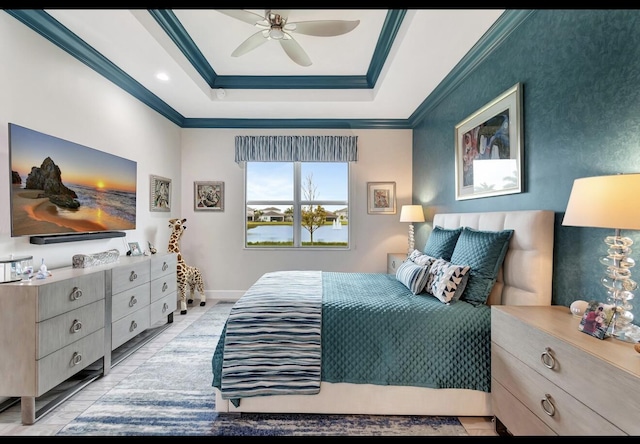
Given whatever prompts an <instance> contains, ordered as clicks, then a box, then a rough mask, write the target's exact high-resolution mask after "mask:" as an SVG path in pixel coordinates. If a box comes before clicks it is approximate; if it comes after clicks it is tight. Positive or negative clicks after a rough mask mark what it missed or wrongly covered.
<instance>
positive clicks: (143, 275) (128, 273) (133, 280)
mask: <svg viewBox="0 0 640 444" xmlns="http://www.w3.org/2000/svg"><path fill="white" fill-rule="evenodd" d="M150 262H151V261H147V260H145V261H141V262H140V261H138V262H132V263H130V264H127V265H121V266H118V267H116V268H114V269H113V270H112V271H111V294H117V293H121V292H123V291H125V290H129V289H130V288H134V287H137V286H138V285H141V284H143V283H146V282H149V280H150V276H151V267H150V265H149V264H150Z"/></svg>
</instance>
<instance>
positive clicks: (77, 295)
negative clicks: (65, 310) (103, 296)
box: [69, 287, 82, 301]
mask: <svg viewBox="0 0 640 444" xmlns="http://www.w3.org/2000/svg"><path fill="white" fill-rule="evenodd" d="M69 297H70V298H71V300H72V301H75V300H76V299H80V298H81V297H82V290H80V289H79V288H78V287H73V290H71V295H70V296H69Z"/></svg>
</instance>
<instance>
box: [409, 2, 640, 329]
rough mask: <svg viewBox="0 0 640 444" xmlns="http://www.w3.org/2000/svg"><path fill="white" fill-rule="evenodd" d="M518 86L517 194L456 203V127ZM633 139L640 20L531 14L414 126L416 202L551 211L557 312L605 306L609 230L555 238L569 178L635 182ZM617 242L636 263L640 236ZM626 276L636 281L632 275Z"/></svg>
mask: <svg viewBox="0 0 640 444" xmlns="http://www.w3.org/2000/svg"><path fill="white" fill-rule="evenodd" d="M517 82H521V83H522V84H523V92H524V94H523V115H524V120H523V121H524V157H523V172H524V182H523V185H524V192H523V193H519V194H512V195H506V196H497V197H485V198H480V199H471V200H464V201H456V200H455V182H454V171H455V165H454V160H455V157H454V156H455V154H454V128H455V125H456V124H458V123H459V122H460V121H461V120H463V119H465V118H466V117H467V116H469V115H470V114H471V113H473V112H474V111H476V110H477V109H479V108H481V107H482V106H484V105H485V104H486V103H488V102H489V101H491V100H492V99H493V98H495V97H496V96H498V95H499V94H500V93H502V92H503V91H505V90H507V89H508V88H510V87H511V86H513V85H514V84H516V83H517ZM639 135H640V10H539V11H536V12H535V13H534V14H532V15H531V16H529V18H528V19H527V20H525V21H524V22H523V23H522V24H520V26H519V27H517V28H516V29H515V30H514V31H513V32H512V33H511V34H510V35H509V36H508V37H507V38H506V39H505V40H504V41H503V42H502V43H501V44H500V46H498V47H497V48H496V49H495V50H494V51H493V52H492V53H491V54H490V55H489V56H488V57H487V58H486V59H485V60H484V61H483V62H482V63H480V64H479V65H478V66H477V68H476V69H475V70H474V71H473V72H472V73H471V74H470V75H469V76H468V77H467V78H466V79H464V80H463V81H462V82H461V83H460V84H459V85H458V86H457V87H456V89H455V90H453V91H452V92H451V94H449V95H448V96H447V97H446V98H444V100H442V101H441V102H440V103H439V104H438V105H437V106H435V107H433V108H432V109H431V110H430V111H429V113H428V114H427V115H426V116H425V117H424V119H423V120H422V121H421V122H419V124H418V125H417V126H416V127H415V129H414V143H413V190H414V191H413V193H414V195H413V201H414V203H421V204H422V205H424V206H425V209H426V212H427V214H430V215H431V214H433V213H435V212H475V211H505V210H529V209H546V210H553V211H555V213H556V225H555V246H554V276H553V295H552V301H553V304H557V305H564V306H567V307H568V306H569V305H570V304H571V302H573V301H574V300H576V299H584V300H601V301H604V300H606V290H605V288H604V287H603V286H602V285H601V284H600V278H601V277H602V276H603V275H604V270H605V267H604V266H603V265H601V264H600V262H599V258H600V257H601V256H604V255H606V246H605V244H604V241H603V240H604V237H605V236H608V235H613V234H614V233H613V230H605V229H595V228H594V229H592V228H579V227H563V226H562V225H561V224H562V218H563V216H564V211H565V209H566V206H567V202H568V200H569V194H570V192H571V187H572V185H573V181H574V179H576V178H579V177H586V176H598V175H608V174H616V173H632V172H633V173H637V172H640V137H639ZM628 192H629V193H637V192H640V190H628ZM419 225H420V226H417V227H416V228H417V230H416V245H424V243H425V241H426V237H427V236H428V233H429V232H430V226H429V224H419ZM622 234H623V235H626V236H629V237H631V238H632V239H633V240H634V242H635V245H634V246H635V247H636V248H635V250H636V251H635V252H633V253H632V254H631V257H632V258H633V259H635V260H636V261H640V245H638V243H639V242H640V232H638V231H623V232H622ZM631 271H632V277H633V278H634V280H635V281H639V280H640V266H639V267H637V268H635V269H631ZM636 296H637V299H640V290H638V291H636ZM632 302H633V301H632ZM639 308H640V303H639V304H636V308H634V310H633V313H634V315H635V320H634V323H636V324H638V323H639V321H640V310H639Z"/></svg>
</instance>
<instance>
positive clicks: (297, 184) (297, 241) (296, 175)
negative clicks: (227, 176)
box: [243, 161, 352, 250]
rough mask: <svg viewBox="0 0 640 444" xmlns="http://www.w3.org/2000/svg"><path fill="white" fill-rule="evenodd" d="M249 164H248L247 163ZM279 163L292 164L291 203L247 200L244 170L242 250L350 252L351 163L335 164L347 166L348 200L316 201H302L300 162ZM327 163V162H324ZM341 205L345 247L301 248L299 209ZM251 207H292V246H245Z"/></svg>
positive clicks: (245, 169) (300, 216)
mask: <svg viewBox="0 0 640 444" xmlns="http://www.w3.org/2000/svg"><path fill="white" fill-rule="evenodd" d="M251 162H253V163H266V162H259V161H251ZM247 163H250V162H247ZM280 163H292V164H293V201H289V200H268V201H264V200H251V201H249V200H247V169H248V168H246V167H245V168H244V211H243V214H244V227H245V229H244V234H243V238H244V240H243V243H244V249H246V250H267V249H273V250H292V249H300V250H350V249H351V244H352V240H351V225H352V211H351V204H350V202H351V200H352V199H351V162H336V163H346V164H347V196H348V198H347V199H348V200H347V201H343V200H316V201H313V202H311V201H308V200H302V179H303V178H302V162H299V161H280ZM313 163H323V162H313ZM325 163H329V162H325ZM311 204H313V205H322V206H326V205H343V206H345V207H347V208H348V209H349V211H348V215H349V216H348V218H349V219H348V220H349V223H348V224H347V230H348V232H347V245H346V246H344V247H312V246H303V245H302V230H303V229H304V228H303V227H302V224H301V222H302V214H301V208H302V206H303V205H311ZM253 205H279V206H285V207H290V206H292V207H293V246H291V247H254V246H248V245H247V228H246V227H247V225H246V224H247V218H248V215H247V207H250V206H253Z"/></svg>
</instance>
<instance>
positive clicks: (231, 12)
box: [217, 9, 360, 66]
mask: <svg viewBox="0 0 640 444" xmlns="http://www.w3.org/2000/svg"><path fill="white" fill-rule="evenodd" d="M217 11H219V12H221V13H222V14H225V15H228V16H229V17H233V18H236V19H238V20H241V21H243V22H245V23H248V24H250V25H253V26H255V27H257V28H259V29H260V30H259V31H258V32H256V33H255V34H253V35H251V36H250V37H249V38H248V39H246V40H245V41H244V42H242V43H241V44H240V46H238V47H237V48H236V49H235V51H233V53H231V56H232V57H240V56H241V55H244V54H246V53H248V52H249V51H252V50H254V49H256V48H257V47H258V46H260V45H263V44H264V43H266V42H267V41H269V40H276V41H278V42H280V46H282V49H284V52H286V53H287V55H288V56H289V57H290V58H291V60H293V61H294V62H296V63H297V64H298V65H301V66H309V65H311V59H310V58H309V56H308V55H307V53H306V52H305V51H304V49H302V47H301V46H300V44H299V43H298V42H297V41H296V40H295V39H294V38H293V36H292V35H291V34H292V33H298V34H305V35H312V36H316V37H333V36H336V35H342V34H346V33H348V32H351V31H353V30H354V29H355V28H356V26H358V25H359V24H360V20H310V21H304V22H289V21H288V16H289V11H288V10H275V9H265V13H264V17H263V16H261V15H259V14H255V13H253V12H250V11H246V10H244V9H218V10H217Z"/></svg>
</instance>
